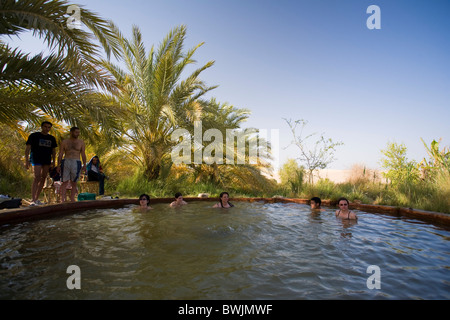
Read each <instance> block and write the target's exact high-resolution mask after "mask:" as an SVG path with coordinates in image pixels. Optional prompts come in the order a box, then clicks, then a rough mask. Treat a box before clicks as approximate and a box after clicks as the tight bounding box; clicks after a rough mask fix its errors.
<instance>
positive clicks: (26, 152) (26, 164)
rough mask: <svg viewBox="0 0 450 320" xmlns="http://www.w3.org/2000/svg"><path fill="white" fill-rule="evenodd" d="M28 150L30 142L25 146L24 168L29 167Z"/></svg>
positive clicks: (29, 149)
mask: <svg viewBox="0 0 450 320" xmlns="http://www.w3.org/2000/svg"><path fill="white" fill-rule="evenodd" d="M30 151H31V144H27V146H26V148H25V168H27V169H28V168H30Z"/></svg>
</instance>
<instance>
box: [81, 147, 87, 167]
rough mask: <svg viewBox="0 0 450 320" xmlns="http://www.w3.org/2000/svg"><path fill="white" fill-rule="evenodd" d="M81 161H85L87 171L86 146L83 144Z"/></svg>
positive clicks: (84, 165)
mask: <svg viewBox="0 0 450 320" xmlns="http://www.w3.org/2000/svg"><path fill="white" fill-rule="evenodd" d="M81 160H82V161H83V168H85V169H86V145H85V144H84V141H83V143H82V144H81Z"/></svg>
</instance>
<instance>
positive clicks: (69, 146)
mask: <svg viewBox="0 0 450 320" xmlns="http://www.w3.org/2000/svg"><path fill="white" fill-rule="evenodd" d="M79 136H80V129H79V128H77V127H72V128H71V129H70V138H69V139H66V140H64V141H63V142H61V148H60V149H59V156H58V164H59V165H60V168H59V170H60V172H61V173H60V174H61V181H62V182H63V183H62V185H61V189H60V190H61V201H62V202H65V201H66V188H67V184H68V183H69V181H70V184H71V185H72V191H71V193H70V201H72V202H75V195H76V194H77V193H78V189H77V181H78V178H79V177H80V172H81V171H82V170H83V171H84V170H86V152H85V149H86V146H85V144H84V141H83V140H81V139H78V137H79ZM80 156H81V159H82V160H83V166H81V161H80ZM63 157H64V159H63Z"/></svg>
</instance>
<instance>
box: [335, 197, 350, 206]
mask: <svg viewBox="0 0 450 320" xmlns="http://www.w3.org/2000/svg"><path fill="white" fill-rule="evenodd" d="M341 201H347V204H348V205H350V202H349V201H348V200H347V198H344V197H342V198H339V199H338V201H337V203H338V205H339V202H341Z"/></svg>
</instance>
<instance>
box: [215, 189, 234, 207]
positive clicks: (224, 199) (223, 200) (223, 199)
mask: <svg viewBox="0 0 450 320" xmlns="http://www.w3.org/2000/svg"><path fill="white" fill-rule="evenodd" d="M229 197H230V195H229V194H228V192H222V193H221V194H220V199H219V203H216V204H215V205H214V206H213V208H231V207H234V205H233V204H232V203H231V202H229V201H228V199H229Z"/></svg>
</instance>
